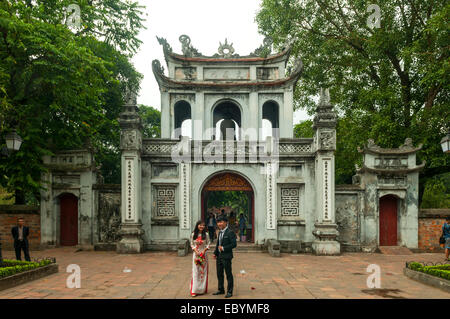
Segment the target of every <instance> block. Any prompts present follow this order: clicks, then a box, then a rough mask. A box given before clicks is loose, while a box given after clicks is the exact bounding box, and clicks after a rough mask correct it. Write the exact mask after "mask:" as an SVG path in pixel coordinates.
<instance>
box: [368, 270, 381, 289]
mask: <svg viewBox="0 0 450 319" xmlns="http://www.w3.org/2000/svg"><path fill="white" fill-rule="evenodd" d="M366 271H367V272H369V273H372V274H371V275H369V277H367V281H366V283H367V288H371V289H373V288H376V289H379V288H381V268H380V266H379V265H377V264H370V265H369V266H367V269H366Z"/></svg>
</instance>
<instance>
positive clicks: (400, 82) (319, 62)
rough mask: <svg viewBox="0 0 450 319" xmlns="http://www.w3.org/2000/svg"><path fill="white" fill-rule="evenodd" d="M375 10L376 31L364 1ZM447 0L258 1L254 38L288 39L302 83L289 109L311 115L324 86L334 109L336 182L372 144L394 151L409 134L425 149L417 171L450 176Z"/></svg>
mask: <svg viewBox="0 0 450 319" xmlns="http://www.w3.org/2000/svg"><path fill="white" fill-rule="evenodd" d="M373 3H375V4H377V5H378V6H379V7H380V9H381V25H380V28H371V27H370V26H369V25H368V23H367V21H368V18H370V15H371V14H372V13H373V12H371V11H369V12H368V8H369V5H371V4H373ZM449 16H450V4H449V2H448V1H434V0H409V1H397V0H384V1H372V0H359V1H357V0H263V1H262V3H261V9H260V11H259V12H258V14H257V16H256V21H257V23H258V25H259V29H260V32H261V33H263V34H264V35H267V36H271V37H272V38H273V40H274V44H275V46H277V47H281V46H282V45H283V44H284V43H285V42H286V41H287V40H291V41H292V43H293V49H292V56H293V59H296V58H298V57H301V59H302V61H303V64H304V74H303V77H302V78H301V79H300V81H299V82H298V84H297V87H296V88H295V92H294V100H295V108H305V109H307V110H308V113H309V114H310V115H312V114H313V112H314V109H315V106H316V105H315V103H314V96H315V95H317V93H318V91H319V88H320V87H328V88H329V89H330V93H331V99H332V103H333V104H334V105H335V106H336V110H337V113H338V117H339V120H338V125H337V137H338V144H337V152H336V172H337V174H336V181H337V182H338V183H342V182H349V181H350V180H351V175H353V174H354V173H355V168H354V164H355V163H356V162H357V161H358V158H359V156H358V153H357V146H360V147H362V146H363V145H364V144H365V143H366V142H367V140H368V139H369V138H373V139H374V140H375V141H376V142H377V144H379V145H380V146H382V147H398V146H400V145H401V144H403V142H404V140H405V138H406V137H411V138H413V141H414V143H416V144H419V143H423V150H422V151H421V152H420V153H419V159H423V160H426V162H427V164H426V169H425V171H424V172H423V175H425V176H430V175H433V174H436V173H439V172H445V171H448V170H449V166H450V159H449V157H448V156H446V155H445V154H443V153H442V151H441V150H440V146H439V141H440V139H441V138H442V136H443V135H444V134H445V132H446V125H448V123H450V111H449V110H450V103H449V101H450V96H449V90H448V89H449V79H450V63H449V62H450V61H449V52H450V50H448V48H449V44H450V36H449V35H450V34H449V33H450V32H449V31H450V27H449V24H448V17H449Z"/></svg>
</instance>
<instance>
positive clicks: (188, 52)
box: [178, 34, 202, 57]
mask: <svg viewBox="0 0 450 319" xmlns="http://www.w3.org/2000/svg"><path fill="white" fill-rule="evenodd" d="M178 40H180V42H181V44H182V48H181V50H182V51H183V54H184V55H185V56H187V57H193V56H202V54H201V53H200V52H198V50H197V49H196V48H194V47H193V46H192V45H191V38H189V36H187V35H186V34H183V35H181V36H180V37H179V38H178Z"/></svg>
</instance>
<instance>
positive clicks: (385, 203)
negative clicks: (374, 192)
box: [380, 195, 397, 246]
mask: <svg viewBox="0 0 450 319" xmlns="http://www.w3.org/2000/svg"><path fill="white" fill-rule="evenodd" d="M380 246H397V198H396V197H395V196H392V195H387V196H383V197H381V198H380Z"/></svg>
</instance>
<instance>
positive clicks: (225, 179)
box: [201, 172, 255, 242]
mask: <svg viewBox="0 0 450 319" xmlns="http://www.w3.org/2000/svg"><path fill="white" fill-rule="evenodd" d="M226 191H228V192H230V191H231V192H233V191H238V192H243V194H245V196H247V204H248V205H247V207H239V208H240V210H241V211H245V212H246V214H245V218H246V222H247V225H246V226H247V227H246V228H247V231H248V230H250V231H248V232H247V236H246V237H247V238H248V241H250V242H254V238H255V235H254V234H255V227H253V225H255V203H254V200H255V196H254V192H253V187H252V186H251V185H250V183H249V182H248V181H247V180H246V179H245V177H243V176H241V175H239V174H238V173H234V172H224V173H218V174H215V175H214V176H212V177H210V178H209V179H208V180H207V182H206V183H205V186H203V188H202V191H201V205H202V206H201V211H202V220H206V217H207V210H208V199H209V196H210V195H211V192H226ZM234 217H235V218H236V220H239V216H238V215H235V216H234Z"/></svg>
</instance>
